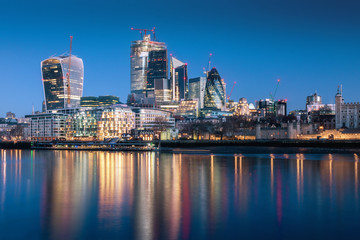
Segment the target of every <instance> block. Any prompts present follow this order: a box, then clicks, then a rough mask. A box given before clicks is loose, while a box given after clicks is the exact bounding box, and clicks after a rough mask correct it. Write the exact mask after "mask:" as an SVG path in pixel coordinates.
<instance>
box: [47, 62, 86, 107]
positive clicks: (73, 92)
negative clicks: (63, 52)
mask: <svg viewBox="0 0 360 240" xmlns="http://www.w3.org/2000/svg"><path fill="white" fill-rule="evenodd" d="M69 60H70V58H69V56H59V57H51V58H48V59H46V60H44V61H42V62H41V75H42V81H43V87H44V97H45V105H46V110H53V109H61V108H71V107H78V106H80V98H81V97H82V94H83V82H84V64H83V61H82V59H81V58H78V57H76V56H71V69H70V72H69ZM67 74H69V75H70V86H68V82H67ZM69 90H70V92H68V91H69ZM69 98H70V104H68V99H69Z"/></svg>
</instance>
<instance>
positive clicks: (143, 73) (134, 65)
mask: <svg viewBox="0 0 360 240" xmlns="http://www.w3.org/2000/svg"><path fill="white" fill-rule="evenodd" d="M157 50H166V46H165V43H162V42H156V41H151V38H150V35H146V34H145V35H144V37H143V39H142V40H137V41H133V42H131V51H130V80H131V83H130V85H131V86H130V88H131V89H130V90H131V93H135V94H142V93H145V91H146V86H147V73H148V63H149V62H148V59H149V53H150V52H151V51H157Z"/></svg>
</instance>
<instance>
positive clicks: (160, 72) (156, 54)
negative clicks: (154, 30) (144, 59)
mask: <svg viewBox="0 0 360 240" xmlns="http://www.w3.org/2000/svg"><path fill="white" fill-rule="evenodd" d="M167 74H168V60H167V50H166V49H164V50H152V51H150V52H149V59H148V70H147V83H146V96H147V97H153V96H154V90H155V85H154V83H155V79H166V80H167ZM167 81H168V80H167Z"/></svg>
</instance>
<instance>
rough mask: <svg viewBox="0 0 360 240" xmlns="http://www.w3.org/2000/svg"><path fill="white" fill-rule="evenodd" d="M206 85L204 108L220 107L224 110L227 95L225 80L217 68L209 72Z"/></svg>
mask: <svg viewBox="0 0 360 240" xmlns="http://www.w3.org/2000/svg"><path fill="white" fill-rule="evenodd" d="M207 75H208V77H207V81H206V86H205V95H204V108H209V109H219V110H221V111H224V110H225V108H226V96H225V86H224V82H223V81H222V80H221V77H220V75H219V73H218V71H217V70H216V68H213V69H211V71H210V72H208V74H207Z"/></svg>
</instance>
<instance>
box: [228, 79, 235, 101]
mask: <svg viewBox="0 0 360 240" xmlns="http://www.w3.org/2000/svg"><path fill="white" fill-rule="evenodd" d="M235 84H236V82H234V84H233V86H232V88H231V91H230V94H229V95H228V96H227V100H230V97H231V94H232V92H233V91H234V87H235Z"/></svg>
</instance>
